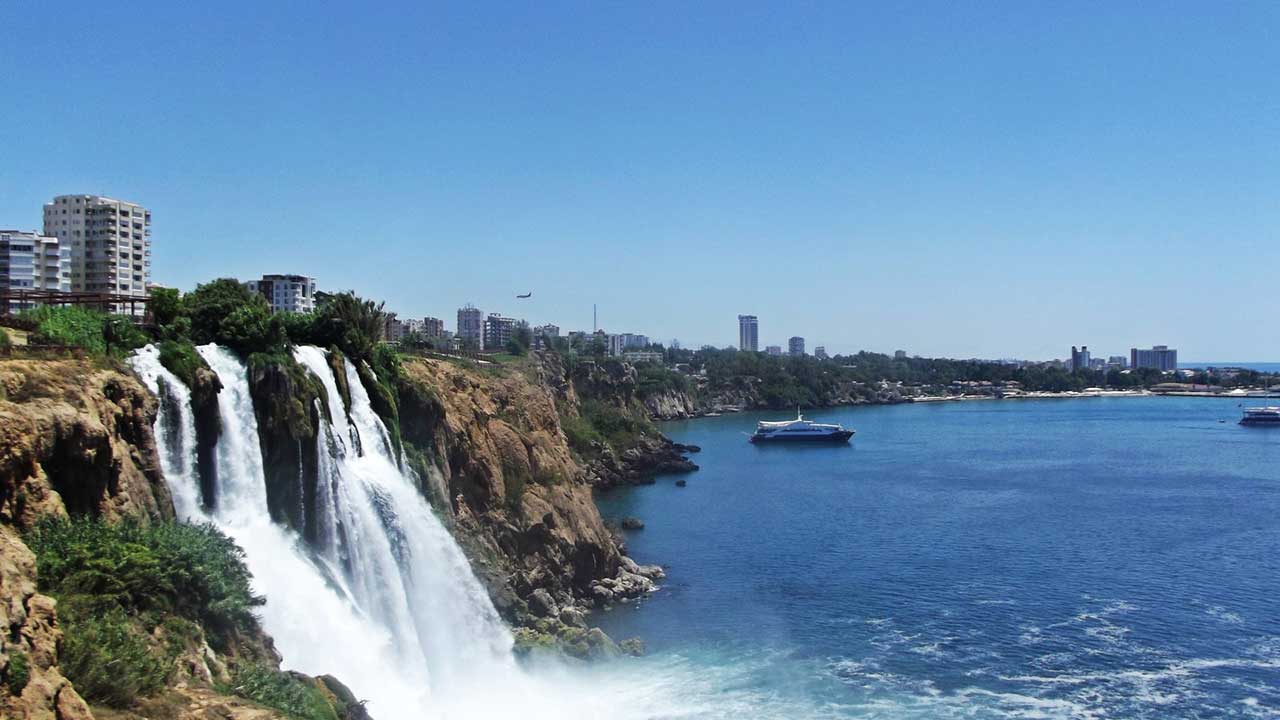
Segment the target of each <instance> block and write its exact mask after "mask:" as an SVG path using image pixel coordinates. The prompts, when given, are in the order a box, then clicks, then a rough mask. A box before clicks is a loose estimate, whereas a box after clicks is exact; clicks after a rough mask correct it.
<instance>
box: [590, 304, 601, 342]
mask: <svg viewBox="0 0 1280 720" xmlns="http://www.w3.org/2000/svg"><path fill="white" fill-rule="evenodd" d="M598 332H600V323H599V322H598V321H597V320H596V304H595V303H591V334H592V335H595V334H596V333H598Z"/></svg>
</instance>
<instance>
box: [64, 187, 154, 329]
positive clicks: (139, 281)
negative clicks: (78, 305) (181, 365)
mask: <svg viewBox="0 0 1280 720" xmlns="http://www.w3.org/2000/svg"><path fill="white" fill-rule="evenodd" d="M44 234H45V235H47V236H50V237H55V238H57V239H58V243H59V245H61V246H64V247H66V248H68V251H69V253H70V264H71V278H70V279H71V290H72V291H75V292H96V293H110V294H113V295H125V296H133V297H139V298H144V297H146V296H147V285H148V283H150V281H151V211H150V210H147V209H146V208H144V207H142V206H141V205H138V204H137V203H131V202H125V201H123V200H115V199H113V198H108V197H102V196H100V195H59V196H58V197H55V198H54V199H53V201H52V202H50V203H47V204H46V205H45V206H44ZM114 309H115V310H116V311H117V312H121V311H124V310H125V309H126V306H124V305H122V304H117V305H116V306H115V307H114Z"/></svg>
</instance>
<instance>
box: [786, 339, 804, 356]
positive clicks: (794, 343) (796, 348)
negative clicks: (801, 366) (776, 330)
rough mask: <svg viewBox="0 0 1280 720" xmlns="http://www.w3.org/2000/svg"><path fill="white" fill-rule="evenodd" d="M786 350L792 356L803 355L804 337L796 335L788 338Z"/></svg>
mask: <svg viewBox="0 0 1280 720" xmlns="http://www.w3.org/2000/svg"><path fill="white" fill-rule="evenodd" d="M787 352H788V353H789V354H791V356H792V357H798V356H800V355H804V338H802V337H800V336H798V335H797V336H795V337H793V338H791V339H790V340H788V341H787Z"/></svg>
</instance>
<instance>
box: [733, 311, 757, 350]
mask: <svg viewBox="0 0 1280 720" xmlns="http://www.w3.org/2000/svg"><path fill="white" fill-rule="evenodd" d="M738 349H739V350H742V351H746V352H756V351H758V350H759V349H760V323H759V321H758V320H756V316H755V315H739V316H738Z"/></svg>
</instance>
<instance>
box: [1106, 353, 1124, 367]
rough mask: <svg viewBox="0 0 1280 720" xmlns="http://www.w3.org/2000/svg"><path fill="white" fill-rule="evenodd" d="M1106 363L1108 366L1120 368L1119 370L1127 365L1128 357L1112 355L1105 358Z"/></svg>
mask: <svg viewBox="0 0 1280 720" xmlns="http://www.w3.org/2000/svg"><path fill="white" fill-rule="evenodd" d="M1107 365H1109V366H1110V367H1114V368H1120V369H1121V370H1123V369H1125V368H1127V367H1129V358H1127V357H1125V356H1123V355H1112V356H1111V357H1109V358H1107Z"/></svg>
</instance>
